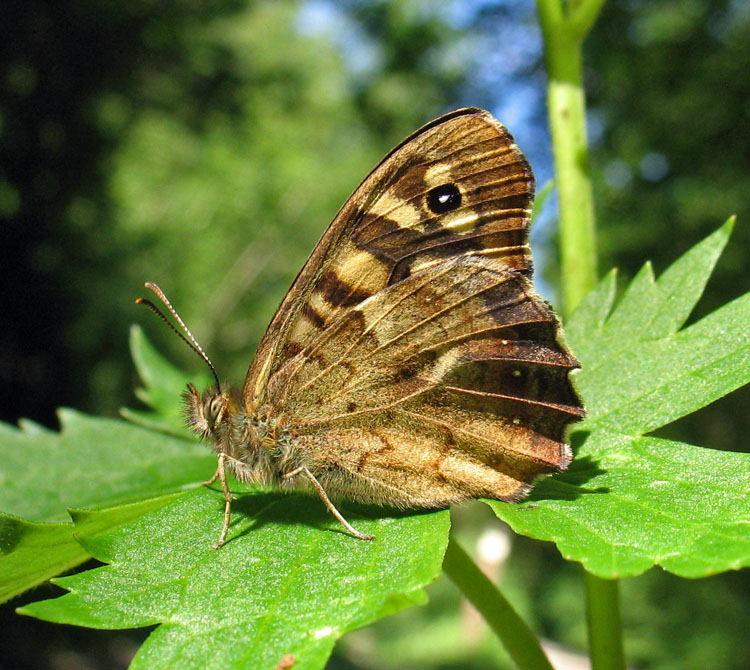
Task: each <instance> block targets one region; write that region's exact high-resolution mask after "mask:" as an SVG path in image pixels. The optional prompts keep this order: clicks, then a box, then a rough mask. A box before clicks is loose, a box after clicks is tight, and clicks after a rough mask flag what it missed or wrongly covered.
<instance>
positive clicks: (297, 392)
mask: <svg viewBox="0 0 750 670" xmlns="http://www.w3.org/2000/svg"><path fill="white" fill-rule="evenodd" d="M445 265H447V266H449V267H447V268H445V269H444V270H443V271H442V272H441V273H440V275H439V276H442V275H444V274H447V273H448V272H449V271H450V270H451V268H452V266H453V265H454V264H453V263H450V262H447V263H445ZM430 281H434V279H432V278H427V279H426V281H424V282H422V283H420V284H419V285H418V286H415V287H414V288H413V289H412V290H411V291H409V292H408V293H406V294H405V295H403V296H402V297H401V298H399V299H398V300H397V301H396V302H394V303H393V305H391V306H390V308H389V309H387V310H386V311H385V312H384V313H383V314H382V315H380V316H379V317H378V318H377V319H375V320H374V321H373V322H372V323H371V324H370V325H369V326H367V328H365V329H364V330H363V331H362V332H361V333H360V335H359V336H358V337H357V338H356V339H355V340H354V341H353V342H352V344H351V346H350V347H349V348H348V349H347V350H346V351H344V352H343V353H342V354H341V356H340V357H339V358H338V359H337V360H336V361H334V362H332V363H329V364H328V365H327V366H326V367H324V368H323V369H322V370H321V371H320V372H319V373H318V374H317V375H315V376H314V377H312V378H311V379H310V380H308V381H307V382H306V383H305V384H303V385H302V386H300V388H299V389H297V391H295V393H294V394H293V395H291V396H289V399H291V398H294V397H295V396H297V395H298V394H299V393H301V392H302V391H304V390H305V389H307V388H308V387H310V386H311V385H312V384H314V383H315V382H316V381H318V379H320V377H322V376H323V375H324V374H326V373H327V372H329V371H330V370H331V369H332V368H334V367H336V366H337V365H338V364H339V363H341V361H342V360H344V358H345V357H346V356H347V355H348V354H349V353H350V352H351V351H352V349H354V347H356V346H357V345H358V344H359V343H360V341H361V340H362V338H364V337H365V335H367V334H368V333H369V332H370V331H371V330H372V329H373V328H374V327H375V326H376V325H378V324H379V323H380V322H381V321H382V320H383V319H384V318H385V317H386V316H388V315H389V314H390V313H391V312H392V311H393V310H395V309H396V307H398V306H399V305H400V304H401V303H402V302H403V301H404V300H406V299H407V298H410V297H412V296H413V295H414V294H415V293H417V292H418V291H420V290H421V289H423V288H424V287H425V286H426V285H427V284H428V283H429V282H430ZM377 295H379V293H376V294H374V295H373V296H371V297H370V298H368V299H367V300H365V301H364V302H363V303H361V304H360V306H361V305H362V304H364V303H365V302H368V301H369V300H372V299H373V298H374V297H375V296H377ZM344 316H346V315H344ZM342 318H343V316H342ZM338 323H340V320H339V321H338V322H337V324H338ZM324 332H325V331H324ZM322 344H323V340H322V338H321V339H320V340H319V341H318V343H317V344H316V345H315V347H314V348H313V349H310V350H309V352H307V355H308V356H309V355H310V354H312V353H314V352H315V351H316V349H318V348H319V347H320V346H322ZM295 376H296V375H295ZM293 378H294V376H291V377H290V380H291V379H293Z"/></svg>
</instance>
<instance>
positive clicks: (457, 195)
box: [427, 184, 461, 214]
mask: <svg viewBox="0 0 750 670" xmlns="http://www.w3.org/2000/svg"><path fill="white" fill-rule="evenodd" d="M460 204H461V192H460V191H459V190H458V187H457V186H456V185H455V184H443V185H442V186H436V187H435V188H433V189H432V190H431V191H430V192H429V193H428V194H427V205H428V206H429V208H430V209H431V210H432V211H433V212H435V214H445V213H446V212H451V211H453V210H454V209H457V208H458V207H459V205H460Z"/></svg>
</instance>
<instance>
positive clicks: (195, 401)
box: [182, 384, 232, 444]
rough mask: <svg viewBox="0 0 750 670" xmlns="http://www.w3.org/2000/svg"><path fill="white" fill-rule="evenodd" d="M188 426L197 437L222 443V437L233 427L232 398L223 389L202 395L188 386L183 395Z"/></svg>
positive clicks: (191, 386) (214, 389)
mask: <svg viewBox="0 0 750 670" xmlns="http://www.w3.org/2000/svg"><path fill="white" fill-rule="evenodd" d="M182 397H183V401H184V403H185V404H184V412H185V418H186V420H187V424H188V426H189V428H190V430H192V431H193V432H194V433H195V434H196V435H198V436H199V437H201V438H203V439H208V440H210V441H211V442H213V443H214V444H216V443H218V442H220V441H222V440H221V438H222V436H223V435H224V434H225V433H226V431H227V429H228V428H229V427H230V425H231V417H232V402H231V396H230V395H229V393H227V392H226V391H224V390H222V389H221V388H212V389H210V390H208V391H206V392H205V393H201V392H200V391H199V390H198V389H197V388H195V386H193V385H192V384H188V386H187V391H185V392H184V393H183V395H182Z"/></svg>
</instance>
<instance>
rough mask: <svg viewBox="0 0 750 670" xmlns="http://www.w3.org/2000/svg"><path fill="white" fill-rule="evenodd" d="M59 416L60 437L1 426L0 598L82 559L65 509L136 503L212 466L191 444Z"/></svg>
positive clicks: (33, 428) (202, 475) (107, 422)
mask: <svg viewBox="0 0 750 670" xmlns="http://www.w3.org/2000/svg"><path fill="white" fill-rule="evenodd" d="M59 418H60V424H61V431H60V432H59V433H56V432H54V431H50V430H47V429H44V428H41V427H39V426H37V425H35V424H32V423H29V422H22V423H21V427H20V429H19V428H14V427H12V426H9V425H7V424H0V463H2V473H1V476H2V486H1V487H0V510H2V512H3V513H4V515H3V516H2V517H1V520H0V524H2V527H1V530H0V553H1V555H0V601H2V600H5V599H7V598H10V597H12V596H14V595H16V594H18V593H21V592H22V591H24V590H25V589H27V588H31V587H32V586H35V585H36V584H39V583H41V582H43V581H44V580H46V579H48V578H49V577H50V576H52V575H54V574H59V573H60V572H63V571H65V570H67V569H69V568H71V567H73V566H75V565H77V564H79V563H81V562H83V561H84V560H86V559H87V558H88V554H87V553H86V552H85V551H83V550H82V549H81V547H80V546H79V545H78V544H77V542H76V541H75V538H74V536H73V525H72V524H71V523H70V522H69V516H68V512H67V508H68V507H94V506H109V507H111V506H121V505H123V504H127V503H132V502H139V503H140V502H143V501H147V500H149V499H152V498H154V497H157V496H162V495H165V494H168V493H170V492H175V491H178V490H181V489H183V488H184V487H185V486H188V485H191V484H195V483H198V482H200V481H202V480H204V479H206V478H207V476H209V475H210V474H211V472H212V471H213V468H214V463H215V459H214V457H213V456H212V455H211V454H210V452H208V450H206V449H205V447H202V446H201V445H199V444H196V443H195V442H194V441H188V440H183V439H177V438H174V437H168V436H164V435H160V434H158V433H155V432H153V431H148V430H144V429H142V428H138V427H136V426H132V425H130V424H128V423H125V422H124V421H117V420H111V419H95V418H91V417H87V416H84V415H82V414H79V413H77V412H74V411H71V410H61V411H60V412H59ZM146 509H147V507H146V508H143V510H142V511H145V510H146ZM131 511H132V510H131ZM113 523H121V520H119V519H118V520H115V519H114V517H113Z"/></svg>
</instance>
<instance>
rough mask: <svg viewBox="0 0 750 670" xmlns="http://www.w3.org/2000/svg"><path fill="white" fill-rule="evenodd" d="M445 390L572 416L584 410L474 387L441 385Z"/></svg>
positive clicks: (580, 414) (580, 413)
mask: <svg viewBox="0 0 750 670" xmlns="http://www.w3.org/2000/svg"><path fill="white" fill-rule="evenodd" d="M443 388H444V389H445V390H446V391H455V392H456V393H461V394H465V395H469V396H474V397H477V398H498V399H502V400H516V401H518V402H522V403H525V404H527V405H533V406H536V407H545V408H547V409H554V410H557V411H559V412H562V413H563V414H571V415H573V416H583V415H584V412H583V410H582V409H580V408H576V407H573V406H572V405H558V404H557V403H553V402H542V401H541V400H532V399H530V398H520V397H518V396H512V395H504V394H502V393H489V392H487V391H476V390H474V389H465V388H462V387H460V386H443Z"/></svg>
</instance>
